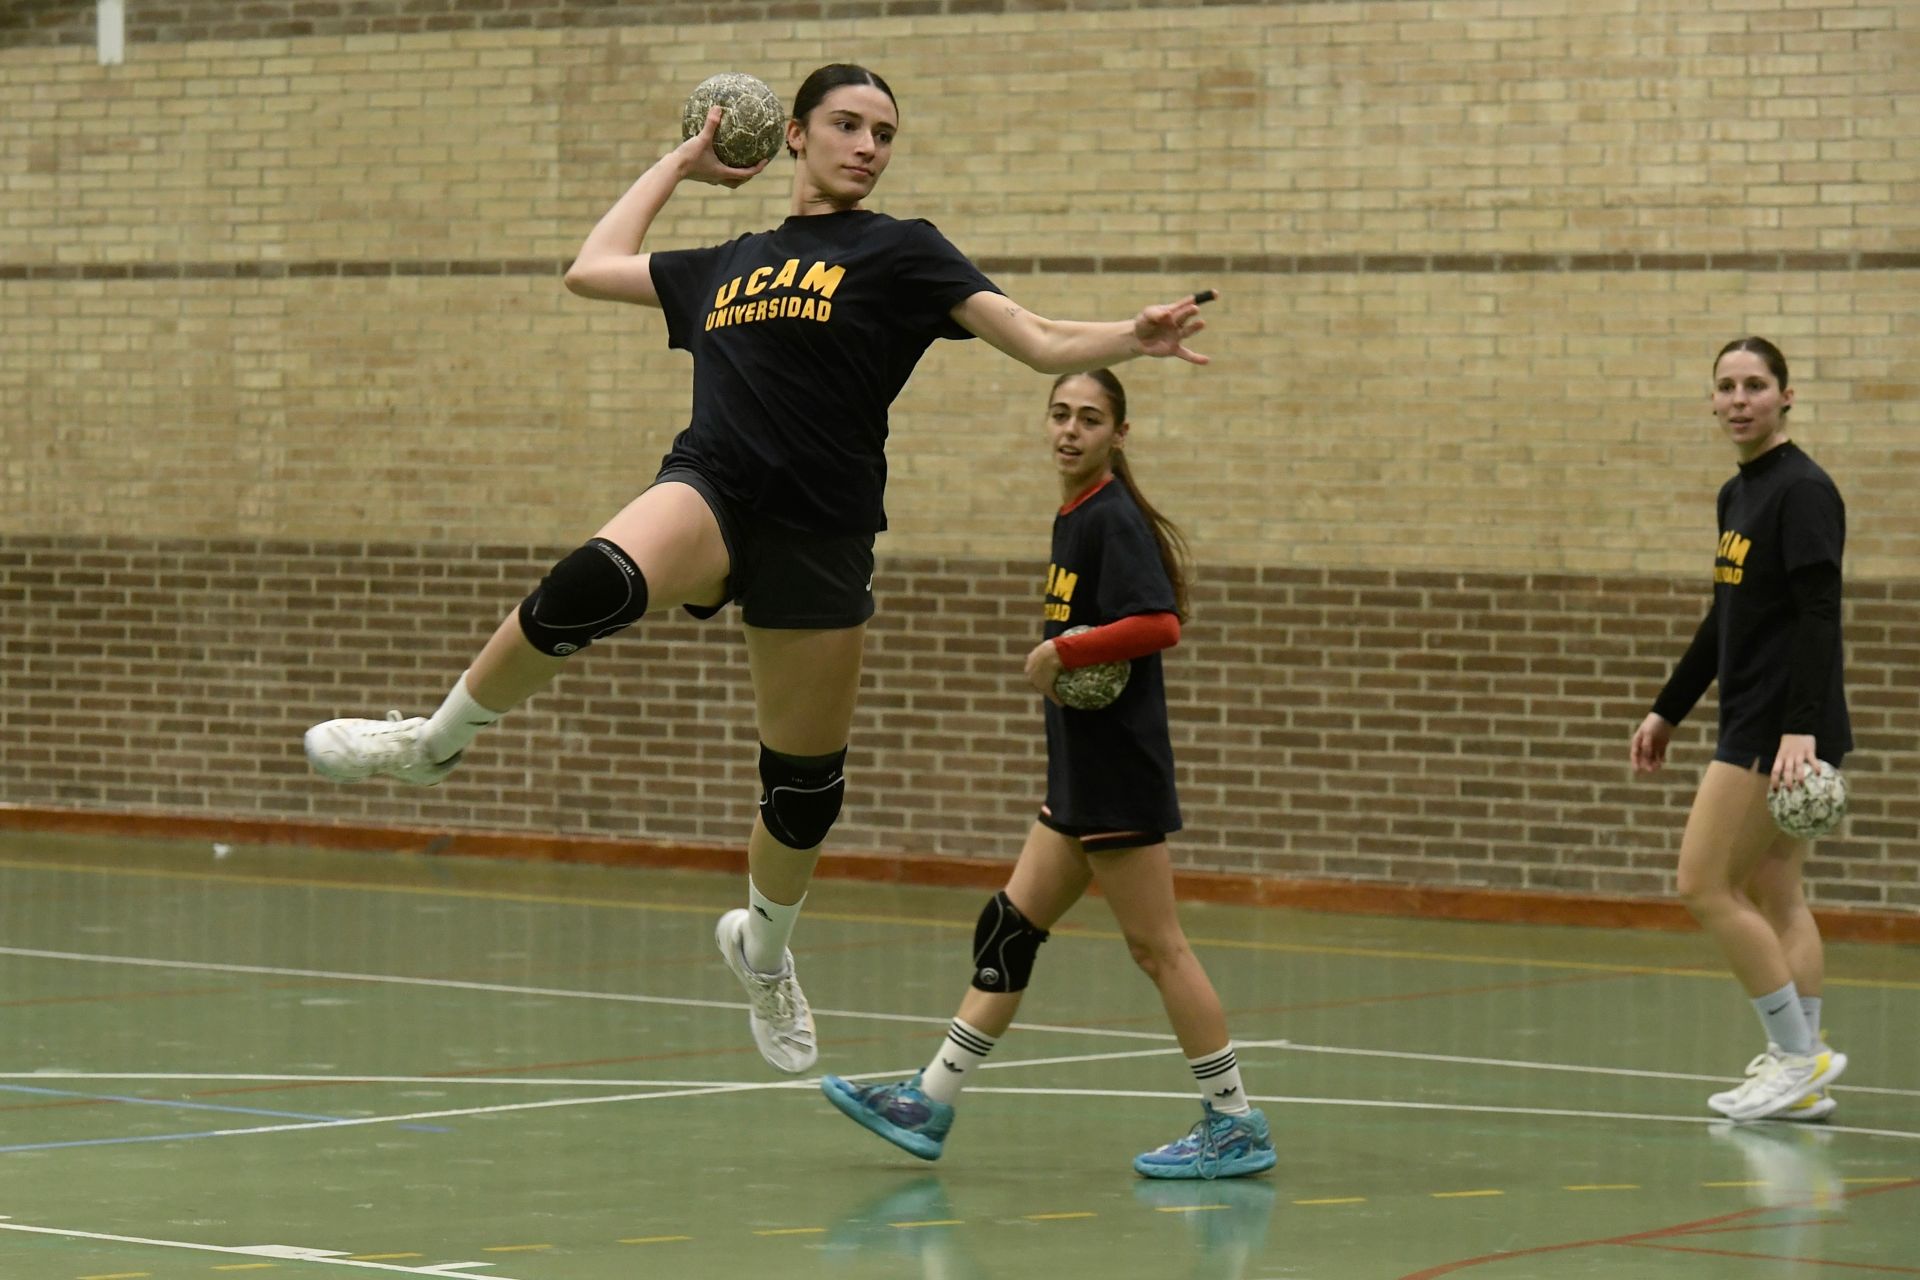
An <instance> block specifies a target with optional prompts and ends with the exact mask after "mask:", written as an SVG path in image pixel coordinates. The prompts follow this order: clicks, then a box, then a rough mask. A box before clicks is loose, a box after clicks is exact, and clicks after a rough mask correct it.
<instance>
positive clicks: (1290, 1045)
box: [1233, 1040, 1920, 1098]
mask: <svg viewBox="0 0 1920 1280" xmlns="http://www.w3.org/2000/svg"><path fill="white" fill-rule="evenodd" d="M1233 1047H1234V1048H1235V1049H1293V1050H1297V1051H1299V1052H1301V1053H1330V1054H1336V1055H1339V1056H1341V1057H1349V1058H1401V1059H1405V1060H1407V1061H1409V1062H1444V1063H1449V1064H1451V1065H1454V1066H1464V1067H1512V1068H1514V1069H1516V1070H1520V1071H1571V1072H1574V1073H1576V1074H1579V1075H1589V1076H1627V1077H1630V1078H1632V1079H1636V1080H1683V1081H1688V1082H1691V1083H1699V1084H1722V1083H1725V1082H1726V1081H1727V1080H1729V1079H1731V1077H1729V1076H1713V1075H1696V1074H1693V1073H1691V1072H1685V1071H1646V1070H1643V1069H1641V1068H1639V1067H1593V1066H1587V1065H1585V1064H1583V1063H1572V1062H1530V1061H1528V1060H1526V1059H1524V1058H1473V1057H1463V1056H1461V1055H1458V1054H1451V1053H1414V1052H1412V1051H1410V1050H1404V1049H1348V1048H1344V1047H1342V1046H1340V1045H1331V1044H1300V1043H1298V1042H1296V1041H1293V1040H1235V1041H1234V1042H1233ZM1836 1087H1837V1088H1842V1089H1845V1090H1846V1091H1847V1092H1848V1093H1884V1094H1890V1095H1892V1096H1893V1097H1896V1098H1920V1089H1891V1088H1887V1087H1886V1086H1884V1085H1871V1084H1861V1085H1855V1084H1846V1085H1838V1086H1836Z"/></svg>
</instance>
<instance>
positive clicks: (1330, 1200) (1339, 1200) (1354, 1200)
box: [1294, 1196, 1367, 1204]
mask: <svg viewBox="0 0 1920 1280" xmlns="http://www.w3.org/2000/svg"><path fill="white" fill-rule="evenodd" d="M1366 1202H1367V1198H1366V1197H1365V1196H1328V1197H1326V1198H1325V1199H1321V1200H1295V1201H1294V1203H1295V1204H1365V1203H1366Z"/></svg>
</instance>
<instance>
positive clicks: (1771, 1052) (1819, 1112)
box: [1707, 1033, 1844, 1123]
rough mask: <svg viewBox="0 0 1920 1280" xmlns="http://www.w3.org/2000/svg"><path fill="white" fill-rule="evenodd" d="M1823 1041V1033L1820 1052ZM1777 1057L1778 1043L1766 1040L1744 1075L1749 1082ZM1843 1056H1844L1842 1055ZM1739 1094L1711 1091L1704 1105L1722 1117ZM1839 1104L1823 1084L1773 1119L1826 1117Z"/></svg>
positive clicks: (1734, 1091) (1737, 1091)
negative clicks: (1712, 1092)
mask: <svg viewBox="0 0 1920 1280" xmlns="http://www.w3.org/2000/svg"><path fill="white" fill-rule="evenodd" d="M1826 1041H1827V1038H1826V1035H1825V1034H1824V1033H1822V1035H1821V1037H1820V1048H1821V1050H1822V1051H1827V1050H1828V1049H1829V1046H1828V1044H1827V1042H1826ZM1779 1056H1780V1046H1779V1045H1777V1044H1772V1043H1769V1044H1768V1045H1767V1050H1766V1052H1765V1053H1761V1054H1757V1055H1755V1057H1754V1059H1753V1061H1752V1062H1749V1063H1748V1064H1747V1069H1746V1076H1747V1079H1748V1081H1749V1082H1751V1081H1752V1079H1753V1077H1755V1076H1757V1075H1759V1074H1760V1069H1761V1067H1763V1066H1764V1065H1765V1064H1766V1063H1767V1060H1768V1059H1770V1058H1778V1057H1779ZM1842 1056H1843V1057H1844V1055H1842ZM1834 1074H1835V1075H1838V1074H1839V1072H1837V1071H1836V1072H1835V1073H1834ZM1741 1087H1742V1088H1744V1087H1745V1086H1744V1085H1743V1086H1741ZM1739 1094H1740V1089H1728V1090H1727V1091H1726V1092H1724V1093H1716V1094H1713V1095H1712V1096H1710V1097H1709V1098H1708V1099H1707V1105H1708V1106H1709V1107H1712V1108H1713V1109H1714V1110H1715V1111H1718V1112H1719V1113H1720V1114H1721V1115H1723V1116H1724V1115H1728V1114H1730V1109H1731V1108H1732V1107H1733V1106H1734V1105H1735V1100H1736V1099H1737V1098H1738V1097H1739ZM1839 1106H1840V1104H1839V1103H1838V1102H1835V1101H1834V1099H1833V1095H1832V1094H1831V1093H1829V1092H1827V1089H1826V1086H1824V1085H1822V1086H1821V1087H1820V1088H1818V1089H1816V1090H1814V1091H1813V1092H1812V1093H1810V1094H1808V1095H1807V1096H1806V1097H1804V1098H1802V1099H1800V1101H1798V1102H1796V1103H1794V1104H1793V1105H1792V1106H1790V1107H1788V1108H1787V1109H1786V1110H1785V1111H1778V1112H1775V1113H1774V1116H1773V1118H1774V1119H1775V1120H1798V1121H1801V1122H1802V1123H1805V1122H1808V1121H1813V1120H1825V1119H1826V1118H1827V1117H1828V1116H1830V1115H1832V1114H1833V1113H1834V1112H1835V1111H1836V1110H1838V1109H1839Z"/></svg>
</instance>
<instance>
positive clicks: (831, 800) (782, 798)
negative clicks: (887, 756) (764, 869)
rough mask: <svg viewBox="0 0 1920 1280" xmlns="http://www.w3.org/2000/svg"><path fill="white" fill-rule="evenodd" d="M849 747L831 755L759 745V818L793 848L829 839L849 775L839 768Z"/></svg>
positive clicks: (780, 839) (808, 845) (776, 837)
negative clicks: (801, 753) (787, 751)
mask: <svg viewBox="0 0 1920 1280" xmlns="http://www.w3.org/2000/svg"><path fill="white" fill-rule="evenodd" d="M846 762H847V749H846V748H845V747H842V748H840V749H839V750H838V751H836V752H834V753H833V754H832V755H830V756H789V755H783V754H782V753H780V752H778V751H775V750H774V749H773V748H771V747H769V746H768V745H767V744H766V743H764V742H763V743H761V744H760V820H761V821H762V822H764V823H766V824H767V831H768V833H769V834H770V835H772V836H773V838H774V839H775V840H778V841H779V842H780V843H781V844H783V845H785V846H787V848H789V849H811V848H814V847H815V846H817V845H818V844H819V843H820V842H821V841H823V840H825V839H826V838H827V832H828V831H830V830H832V828H833V823H834V819H836V818H838V817H839V816H840V802H841V800H843V799H844V798H845V796H846V792H847V780H846V778H845V776H844V775H843V774H842V773H841V772H840V770H841V766H843V765H845V764H846Z"/></svg>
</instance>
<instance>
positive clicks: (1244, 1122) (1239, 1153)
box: [1133, 1102, 1280, 1178]
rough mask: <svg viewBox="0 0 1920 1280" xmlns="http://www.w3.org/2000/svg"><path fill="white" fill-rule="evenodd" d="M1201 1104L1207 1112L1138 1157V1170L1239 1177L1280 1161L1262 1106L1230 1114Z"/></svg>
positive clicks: (1167, 1175)
mask: <svg viewBox="0 0 1920 1280" xmlns="http://www.w3.org/2000/svg"><path fill="white" fill-rule="evenodd" d="M1200 1105H1201V1106H1202V1107H1203V1108H1205V1110H1206V1115H1205V1116H1204V1117H1203V1118H1202V1119H1201V1120H1200V1122H1199V1123H1198V1124H1195V1125H1194V1126H1193V1128H1192V1129H1191V1130H1190V1131H1189V1132H1188V1133H1187V1136H1186V1137H1184V1138H1182V1139H1180V1140H1179V1141H1178V1142H1169V1143H1168V1144H1167V1145H1166V1146H1164V1147H1161V1148H1159V1149H1158V1150H1155V1151H1149V1152H1146V1153H1145V1154H1144V1155H1138V1156H1135V1157H1134V1159H1133V1171H1134V1172H1135V1173H1138V1174H1141V1175H1143V1176H1145V1177H1148V1178H1240V1177H1245V1176H1246V1175H1247V1174H1249V1173H1259V1172H1260V1171H1261V1170H1263V1169H1271V1168H1273V1166H1274V1165H1275V1164H1276V1163H1277V1162H1278V1161H1279V1159H1280V1157H1279V1156H1278V1155H1276V1154H1275V1153H1274V1150H1273V1134H1272V1133H1271V1132H1270V1131H1269V1130H1268V1129H1267V1118H1266V1116H1264V1115H1262V1114H1261V1113H1260V1110H1259V1108H1257V1107H1256V1108H1254V1109H1253V1110H1252V1111H1249V1112H1247V1114H1246V1115H1243V1116H1230V1115H1223V1114H1222V1113H1220V1112H1218V1111H1215V1110H1214V1109H1213V1105H1212V1104H1211V1103H1207V1102H1202V1103H1201V1104H1200Z"/></svg>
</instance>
